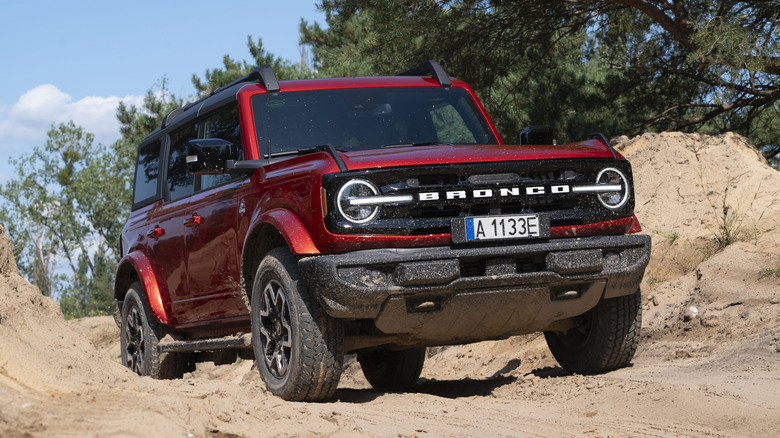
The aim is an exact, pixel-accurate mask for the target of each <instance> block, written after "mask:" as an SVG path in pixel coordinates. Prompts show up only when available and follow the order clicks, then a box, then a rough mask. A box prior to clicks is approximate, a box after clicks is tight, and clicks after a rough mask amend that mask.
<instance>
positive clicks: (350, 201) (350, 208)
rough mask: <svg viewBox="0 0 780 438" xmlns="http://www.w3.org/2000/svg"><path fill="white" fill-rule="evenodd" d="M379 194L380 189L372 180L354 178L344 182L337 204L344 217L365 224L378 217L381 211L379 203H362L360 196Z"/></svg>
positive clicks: (337, 197)
mask: <svg viewBox="0 0 780 438" xmlns="http://www.w3.org/2000/svg"><path fill="white" fill-rule="evenodd" d="M377 195H379V189H378V188H377V187H376V186H375V185H374V184H372V183H371V182H370V181H366V180H364V179H353V180H352V181H349V182H348V183H346V184H344V185H343V186H342V187H341V190H339V194H338V196H336V205H337V206H338V209H339V213H341V216H343V217H344V219H346V220H348V221H350V222H353V223H356V224H363V223H366V222H368V221H370V220H372V219H374V218H375V217H376V215H377V214H378V213H379V205H360V204H359V203H358V202H354V201H359V200H360V198H366V197H370V196H377Z"/></svg>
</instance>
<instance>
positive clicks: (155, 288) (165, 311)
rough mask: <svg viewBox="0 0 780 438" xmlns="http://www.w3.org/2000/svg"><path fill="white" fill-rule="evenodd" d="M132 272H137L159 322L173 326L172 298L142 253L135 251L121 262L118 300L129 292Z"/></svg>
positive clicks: (115, 289)
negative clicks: (160, 283)
mask: <svg viewBox="0 0 780 438" xmlns="http://www.w3.org/2000/svg"><path fill="white" fill-rule="evenodd" d="M132 271H135V276H137V277H138V279H139V280H140V281H141V284H142V285H143V287H144V291H145V293H146V300H147V302H148V303H149V308H150V309H151V310H152V313H153V314H154V316H155V318H157V321H159V322H160V323H162V324H168V325H170V324H172V323H173V320H172V318H171V296H170V294H169V293H168V289H167V288H166V287H165V286H163V287H160V285H159V283H158V282H157V275H156V274H155V272H154V269H153V268H152V264H151V262H149V259H148V258H147V257H146V254H144V253H143V252H141V251H133V252H131V253H129V254H127V255H126V256H124V257H123V258H122V260H120V261H119V267H118V268H117V275H116V281H115V283H114V297H116V298H118V297H120V296H122V295H124V293H125V292H126V291H127V288H128V287H129V286H130V284H131V283H132V280H131V279H132V278H133V276H132V275H130V274H131V273H132Z"/></svg>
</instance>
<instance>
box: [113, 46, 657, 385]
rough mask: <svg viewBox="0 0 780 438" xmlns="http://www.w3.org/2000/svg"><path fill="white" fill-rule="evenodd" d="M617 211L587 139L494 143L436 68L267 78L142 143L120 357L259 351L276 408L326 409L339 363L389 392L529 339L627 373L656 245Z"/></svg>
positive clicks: (161, 362) (174, 369) (573, 365)
mask: <svg viewBox="0 0 780 438" xmlns="http://www.w3.org/2000/svg"><path fill="white" fill-rule="evenodd" d="M428 74H430V75H431V76H430V77H428ZM633 208H634V194H633V188H632V176H631V166H630V164H629V162H628V161H627V160H626V159H624V158H623V157H622V156H621V155H620V154H619V153H617V152H616V151H615V150H614V149H613V148H612V147H611V145H610V144H609V142H608V141H607V139H606V138H604V136H603V135H600V134H594V135H591V136H589V139H587V140H584V141H580V142H576V143H571V144H565V145H556V144H555V141H554V140H553V138H552V131H551V130H550V129H549V128H546V127H539V126H536V127H529V128H527V129H526V130H525V131H523V133H522V135H521V138H520V142H519V144H517V145H506V144H504V142H503V141H502V139H501V137H500V136H499V134H498V132H496V129H495V127H494V126H493V123H492V122H491V121H490V118H489V117H488V115H487V114H486V113H485V110H484V108H483V107H482V105H481V104H480V102H479V100H478V99H477V97H476V96H475V95H474V92H473V91H472V90H471V88H470V87H469V86H468V85H467V84H465V83H463V82H461V81H459V80H457V79H451V78H450V77H449V76H447V74H446V73H445V72H444V70H443V69H442V68H441V67H440V66H439V65H438V64H436V63H435V62H433V61H428V62H425V63H423V64H421V65H420V66H418V67H416V68H414V69H412V70H409V71H406V72H403V73H401V74H399V75H398V76H394V77H372V78H340V79H316V80H299V81H282V82H279V81H277V79H276V76H275V75H274V73H273V71H272V70H271V68H270V67H268V66H263V67H260V68H258V69H256V70H255V71H254V72H253V73H251V74H250V75H248V76H246V77H244V78H241V79H239V80H237V81H235V82H233V83H231V84H229V85H227V86H225V87H223V88H220V89H218V90H216V91H214V92H213V93H211V94H210V95H209V96H207V97H204V98H202V99H200V100H198V101H197V102H194V103H191V104H189V105H187V106H185V107H183V108H180V109H177V110H175V111H173V112H172V113H170V114H169V115H168V116H166V117H165V120H164V122H163V123H162V126H161V127H160V128H159V129H157V130H155V131H154V132H152V133H151V134H149V136H148V137H147V138H146V139H145V140H144V141H143V142H142V143H141V144H140V146H139V148H138V160H137V167H136V173H135V184H134V191H133V203H132V212H131V214H130V218H129V219H128V221H127V224H126V225H125V228H124V230H123V233H122V242H121V244H122V254H123V258H122V260H121V261H120V263H119V267H118V269H117V275H116V285H115V299H116V306H115V308H116V311H115V316H116V318H117V321H118V323H119V325H120V327H121V334H122V339H121V340H122V343H121V348H122V361H123V363H124V364H125V365H126V366H128V367H130V368H131V369H133V370H134V371H135V372H136V373H138V374H141V375H151V376H153V377H156V378H171V377H177V376H181V375H182V373H184V372H187V371H189V370H192V369H194V365H195V363H196V362H199V361H207V360H211V361H214V362H215V363H218V364H219V363H229V362H232V361H235V360H236V357H238V356H240V357H242V358H251V357H254V358H255V359H256V363H257V368H258V369H259V371H260V374H261V375H262V378H263V380H264V381H265V383H266V385H267V387H268V389H269V390H270V391H271V392H273V393H274V394H277V395H279V396H281V397H283V398H285V399H288V400H322V399H326V398H329V397H332V396H333V394H334V391H335V389H336V386H337V385H338V381H339V377H340V374H341V370H342V363H343V358H344V355H345V354H348V353H356V354H357V360H358V361H359V362H360V364H361V367H362V369H363V373H364V374H365V376H366V378H367V380H368V381H369V382H370V383H371V385H373V386H374V387H375V388H389V387H402V386H405V385H411V384H413V383H414V382H415V381H416V380H417V379H418V377H419V375H420V371H421V369H422V365H423V361H424V359H425V347H426V346H434V345H452V344H463V343H468V342H474V341H482V340H486V339H500V338H506V337H509V336H512V335H518V334H523V333H530V332H536V331H543V332H544V334H545V337H546V339H547V342H548V345H549V347H550V350H551V351H552V353H553V355H554V356H555V358H556V359H557V360H558V362H559V363H560V364H561V366H562V367H563V368H565V369H566V370H568V371H570V372H573V373H599V372H604V371H608V370H611V369H614V368H618V367H622V366H625V365H627V364H628V363H629V362H630V361H631V359H632V357H633V354H634V352H635V350H636V346H637V342H638V339H639V329H640V325H641V308H640V292H639V286H640V282H641V280H642V276H643V274H644V269H645V267H646V266H647V263H648V259H649V254H650V239H649V237H648V236H646V235H639V234H635V233H636V232H638V231H640V227H639V224H638V222H637V219H636V217H635V216H634V213H633Z"/></svg>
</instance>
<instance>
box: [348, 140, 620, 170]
mask: <svg viewBox="0 0 780 438" xmlns="http://www.w3.org/2000/svg"><path fill="white" fill-rule="evenodd" d="M341 156H342V158H343V159H344V162H345V164H346V165H347V168H348V169H349V170H362V169H372V168H384V167H400V166H426V165H437V164H456V163H489V162H498V161H522V160H549V159H562V158H612V157H613V155H612V151H611V150H610V149H609V148H608V147H607V146H606V145H604V143H602V142H600V141H598V140H586V141H581V142H577V143H569V144H565V145H559V146H553V145H437V146H410V147H402V148H388V149H373V150H367V151H355V152H342V153H341Z"/></svg>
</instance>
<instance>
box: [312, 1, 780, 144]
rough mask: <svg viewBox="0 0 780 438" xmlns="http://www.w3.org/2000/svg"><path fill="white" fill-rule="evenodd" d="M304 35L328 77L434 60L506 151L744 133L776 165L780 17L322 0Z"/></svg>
mask: <svg viewBox="0 0 780 438" xmlns="http://www.w3.org/2000/svg"><path fill="white" fill-rule="evenodd" d="M320 7H321V9H322V10H323V11H325V13H326V21H327V24H328V28H327V29H323V28H321V27H320V26H319V25H318V24H316V23H315V24H312V25H309V24H308V23H303V24H302V26H301V32H302V41H304V42H305V43H308V44H311V45H312V50H313V54H314V61H315V66H316V67H317V68H318V69H319V72H320V74H323V75H326V76H331V75H332V76H340V75H345V74H347V75H349V74H356V75H365V74H393V73H396V72H398V71H401V70H403V69H406V68H408V67H409V66H412V65H415V64H416V63H418V62H420V61H422V60H425V59H436V60H438V61H439V62H440V63H441V64H442V65H444V66H445V68H446V69H447V70H448V72H449V73H450V74H452V75H453V76H456V77H459V78H461V79H464V80H466V81H467V82H469V83H470V84H471V85H472V86H473V87H474V88H475V90H476V91H477V93H478V94H479V95H480V97H481V98H482V100H483V102H484V103H485V105H486V107H487V109H488V111H489V112H490V114H491V116H492V117H493V118H494V120H495V121H496V124H497V125H498V127H499V130H500V131H501V132H502V134H503V136H504V137H505V139H506V140H507V141H512V140H515V139H516V138H517V133H518V131H519V130H520V129H522V127H523V126H525V125H528V124H550V125H553V126H554V127H555V128H556V130H557V135H558V137H559V138H561V139H563V140H568V139H575V138H582V137H583V135H584V134H585V133H587V132H593V131H598V130H602V131H604V132H606V133H607V134H609V135H617V134H639V133H641V132H644V131H646V130H656V131H661V130H684V131H699V132H703V133H719V132H725V131H736V132H739V133H741V134H744V135H746V136H748V137H749V138H750V139H751V140H752V141H753V142H754V143H756V144H758V145H759V146H761V147H764V154H765V156H767V157H770V158H771V157H774V156H776V155H777V154H778V153H780V144H778V141H777V136H776V134H775V133H776V132H777V128H778V127H780V112H778V101H779V100H780V83H778V77H779V75H780V57H778V53H780V32H778V29H777V26H778V24H779V23H780V5H778V3H777V2H776V1H768V0H759V1H734V0H720V1H710V0H707V1H705V0H675V1H668V0H582V1H576V2H562V1H558V0H528V1H514V0H492V1H486V0H413V1H399V0H387V1H375V0H323V1H322V2H321V4H320Z"/></svg>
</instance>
